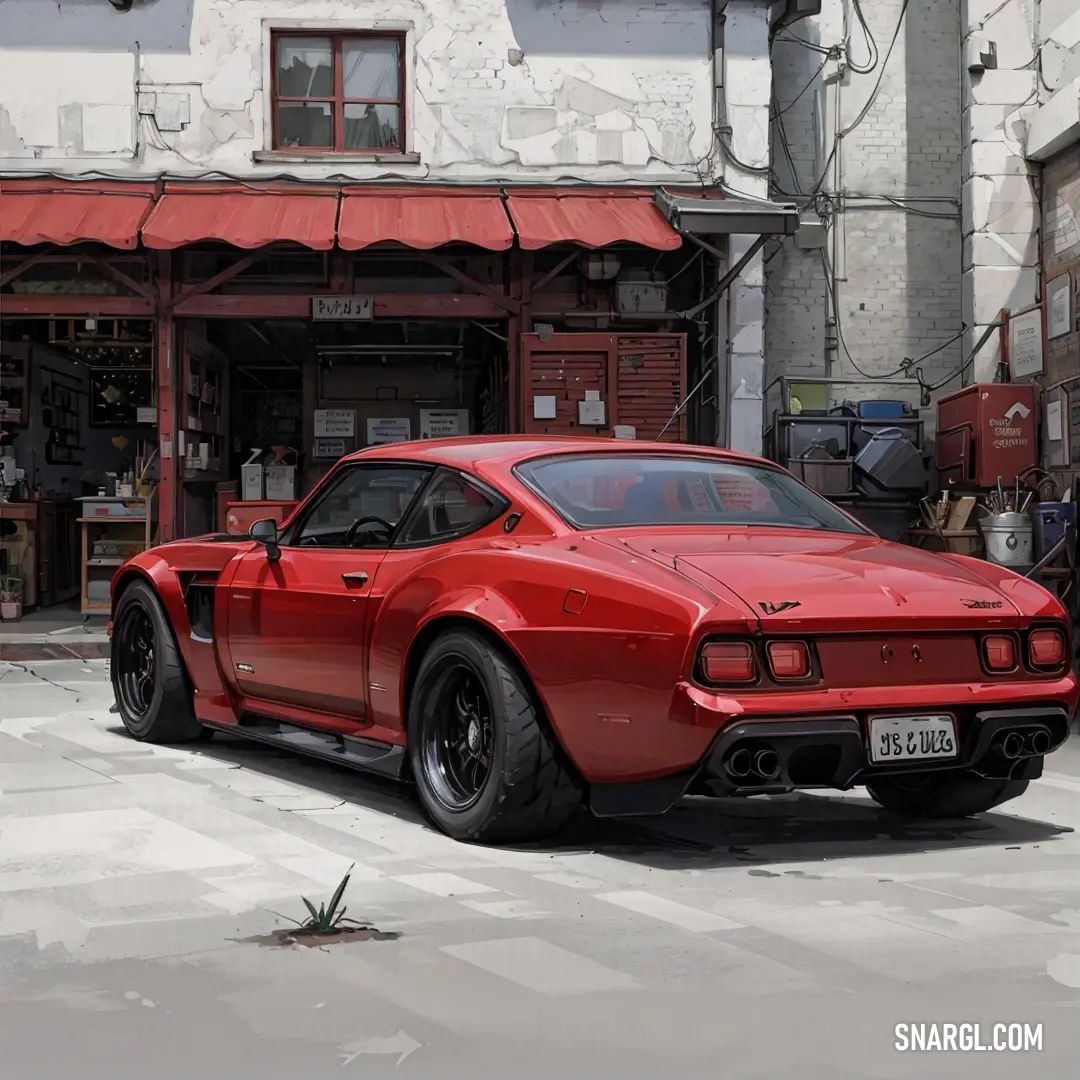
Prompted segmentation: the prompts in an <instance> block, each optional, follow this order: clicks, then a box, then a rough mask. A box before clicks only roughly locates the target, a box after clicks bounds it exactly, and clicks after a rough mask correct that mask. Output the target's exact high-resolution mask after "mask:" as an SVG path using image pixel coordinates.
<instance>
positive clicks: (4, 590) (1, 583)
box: [0, 570, 23, 622]
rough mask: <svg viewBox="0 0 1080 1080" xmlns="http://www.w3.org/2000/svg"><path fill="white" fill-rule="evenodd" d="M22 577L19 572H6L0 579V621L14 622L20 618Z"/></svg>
mask: <svg viewBox="0 0 1080 1080" xmlns="http://www.w3.org/2000/svg"><path fill="white" fill-rule="evenodd" d="M22 601H23V576H22V571H20V570H8V572H7V573H6V574H5V575H4V576H3V577H0V619H3V620H4V621H5V622H14V621H15V620H17V619H20V618H22Z"/></svg>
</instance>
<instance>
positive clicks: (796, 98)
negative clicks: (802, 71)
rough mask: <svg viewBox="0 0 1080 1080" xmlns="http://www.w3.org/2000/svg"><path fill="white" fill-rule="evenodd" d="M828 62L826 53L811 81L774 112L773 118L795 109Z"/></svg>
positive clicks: (776, 118)
mask: <svg viewBox="0 0 1080 1080" xmlns="http://www.w3.org/2000/svg"><path fill="white" fill-rule="evenodd" d="M828 62H829V57H828V55H826V56H825V59H824V60H822V61H821V63H820V64H818V67H817V70H816V71H815V72H814V74H813V75H811V76H810V81H809V82H808V83H807V84H806V85H805V86H804V87H803V88H802V89H801V90H800V91H799V92H798V93H797V94H796V95H795V96H794V97H793V98H792V99H791V101H789V102H788V103H787V104H786V105H785V106H784V107H783V108H782V109H779V110H778V111H776V112H774V113H773V115H772V117H771V119H773V120H779V119H780V117H781V116H783V115H784V113H786V112H788V111H789V110H791V109H793V108H794V107H795V106H796V105H797V104H798V103H799V99H800V98H801V97H802V96H803V94H805V93H806V91H807V90H809V89H810V87H811V86H813V85H814V83H815V82H817V77H818V76H819V75H820V74H821V73H822V71H824V70H825V65H826V64H827V63H828ZM773 103H774V104H779V103H778V102H777V101H776V99H775V98H774V99H773Z"/></svg>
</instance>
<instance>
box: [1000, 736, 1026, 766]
mask: <svg viewBox="0 0 1080 1080" xmlns="http://www.w3.org/2000/svg"><path fill="white" fill-rule="evenodd" d="M1001 752H1002V753H1003V754H1004V755H1005V756H1006V757H1007V758H1008V759H1009V760H1010V761H1015V760H1016V758H1018V757H1019V756H1020V755H1021V754H1022V753H1023V752H1024V738H1023V736H1022V735H1021V734H1020V733H1019V732H1017V731H1010V732H1009V734H1008V735H1006V736H1005V738H1004V740H1003V741H1002V743H1001Z"/></svg>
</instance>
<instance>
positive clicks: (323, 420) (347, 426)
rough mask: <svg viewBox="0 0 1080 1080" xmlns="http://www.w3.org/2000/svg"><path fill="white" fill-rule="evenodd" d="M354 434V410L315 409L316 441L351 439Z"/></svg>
mask: <svg viewBox="0 0 1080 1080" xmlns="http://www.w3.org/2000/svg"><path fill="white" fill-rule="evenodd" d="M355 434H356V410H355V409H316V410H315V438H316V439H351V438H352V437H353V436H354V435H355Z"/></svg>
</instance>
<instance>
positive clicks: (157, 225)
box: [142, 184, 338, 251]
mask: <svg viewBox="0 0 1080 1080" xmlns="http://www.w3.org/2000/svg"><path fill="white" fill-rule="evenodd" d="M337 211H338V191H337V188H330V187H319V186H311V187H306V188H283V187H257V186H252V185H245V186H239V185H236V184H200V185H199V186H198V187H194V186H190V185H170V186H169V187H167V188H166V189H165V193H164V194H163V195H162V196H161V198H160V199H159V200H158V203H157V206H155V207H154V210H153V213H151V215H150V217H149V218H148V219H147V221H146V224H145V225H144V226H143V229H142V238H143V243H144V244H145V245H146V246H147V247H148V248H155V249H158V250H164V251H168V250H171V249H173V248H179V247H183V246H184V245H185V244H199V243H206V242H208V241H217V242H219V243H223V244H231V245H232V246H233V247H237V248H243V249H245V250H248V251H250V250H253V249H254V248H260V247H263V246H264V245H266V244H278V243H293V244H301V245H303V246H304V247H307V248H311V249H312V250H314V251H329V250H330V249H331V248H332V247H333V246H334V232H335V227H336V225H337Z"/></svg>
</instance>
